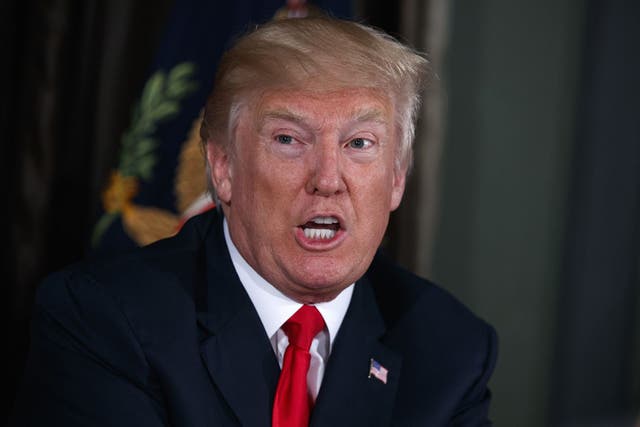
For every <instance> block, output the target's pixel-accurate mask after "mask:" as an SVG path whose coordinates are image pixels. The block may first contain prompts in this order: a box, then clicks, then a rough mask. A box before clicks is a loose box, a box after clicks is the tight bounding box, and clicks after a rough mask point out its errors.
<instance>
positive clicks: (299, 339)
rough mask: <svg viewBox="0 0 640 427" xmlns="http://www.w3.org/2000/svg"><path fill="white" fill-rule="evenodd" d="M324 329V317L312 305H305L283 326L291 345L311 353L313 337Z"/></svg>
mask: <svg viewBox="0 0 640 427" xmlns="http://www.w3.org/2000/svg"><path fill="white" fill-rule="evenodd" d="M323 328H324V319H323V318H322V315H321V314H320V312H319V311H318V309H317V308H315V307H314V306H312V305H303V306H302V307H300V309H299V310H298V311H296V312H295V313H294V314H293V316H291V317H290V318H289V320H287V321H286V322H285V323H284V325H282V330H283V331H284V333H285V334H287V338H289V345H294V346H296V347H298V348H301V349H304V350H306V351H309V347H310V346H311V341H312V340H313V337H315V336H316V335H318V333H319V332H320V331H321V330H322V329H323Z"/></svg>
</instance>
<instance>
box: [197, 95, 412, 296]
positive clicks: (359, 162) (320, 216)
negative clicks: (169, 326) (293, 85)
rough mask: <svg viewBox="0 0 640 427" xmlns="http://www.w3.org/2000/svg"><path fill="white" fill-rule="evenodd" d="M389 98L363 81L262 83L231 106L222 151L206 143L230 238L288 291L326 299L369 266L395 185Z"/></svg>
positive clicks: (399, 173) (401, 175)
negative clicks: (235, 111) (350, 84)
mask: <svg viewBox="0 0 640 427" xmlns="http://www.w3.org/2000/svg"><path fill="white" fill-rule="evenodd" d="M394 107H395V106H394V105H393V104H392V102H391V100H390V99H389V98H388V97H386V96H384V94H382V93H381V92H380V91H376V90H374V89H368V88H351V89H337V90H332V91H308V90H277V91H276V90H272V91H267V92H265V93H263V94H262V95H261V96H259V97H257V98H255V99H252V100H251V102H249V103H247V105H246V106H245V107H243V108H242V109H241V111H240V115H239V118H238V121H237V127H236V129H235V131H234V136H233V138H234V143H233V144H232V146H231V148H229V152H225V151H224V149H223V148H221V146H218V145H214V144H212V143H210V147H209V148H210V149H209V150H208V151H209V154H208V155H209V162H210V164H211V165H212V178H213V181H214V184H215V185H216V189H217V192H218V196H219V198H220V200H221V202H222V204H223V209H224V212H225V215H226V218H227V221H228V223H229V229H230V234H231V238H232V239H233V242H234V243H235V245H236V246H237V248H238V250H239V251H240V253H241V254H242V256H243V257H244V258H245V259H246V260H247V262H248V263H249V264H250V265H251V266H252V267H253V268H254V269H255V270H256V271H257V272H258V273H259V274H260V275H261V276H262V277H264V278H265V279H266V280H267V281H268V282H269V283H271V284H272V285H274V286H275V287H276V288H278V289H279V290H280V291H281V292H283V293H284V294H286V295H288V296H289V297H291V298H293V299H295V300H298V301H300V302H306V303H311V302H320V301H326V300H330V299H333V298H334V297H335V296H337V294H338V293H339V292H340V291H342V290H343V289H344V288H345V287H347V286H348V285H350V284H351V283H353V282H354V281H356V280H357V279H359V278H360V277H361V276H362V275H363V274H364V272H365V271H366V269H367V268H368V267H369V265H370V263H371V260H372V258H373V256H374V254H375V251H376V249H377V247H378V245H379V244H380V242H381V240H382V237H383V234H384V232H385V229H386V227H387V224H388V220H389V213H390V212H391V211H392V210H394V209H395V208H397V207H398V204H399V203H400V200H401V198H402V193H403V191H404V183H405V171H404V170H397V168H395V156H396V151H397V148H398V146H397V145H398V144H399V140H400V135H399V134H398V131H397V126H396V115H395V108H394Z"/></svg>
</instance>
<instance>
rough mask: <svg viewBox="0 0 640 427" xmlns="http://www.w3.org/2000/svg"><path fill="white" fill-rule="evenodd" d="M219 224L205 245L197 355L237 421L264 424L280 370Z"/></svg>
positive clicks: (267, 424)
mask: <svg viewBox="0 0 640 427" xmlns="http://www.w3.org/2000/svg"><path fill="white" fill-rule="evenodd" d="M221 222H222V221H216V222H215V223H214V225H213V227H214V229H212V230H211V234H212V235H211V236H209V238H208V239H207V243H206V245H207V249H206V260H207V280H206V282H207V287H206V293H207V295H206V296H204V298H203V300H205V301H206V302H207V304H206V307H204V306H203V307H199V309H198V319H199V322H200V324H201V326H202V327H203V330H204V331H203V339H202V341H201V345H200V350H201V354H202V359H203V361H204V363H205V364H206V366H207V369H208V371H209V375H210V376H211V379H212V381H213V382H214V384H215V385H216V386H217V388H218V390H219V391H220V393H221V394H222V396H223V397H224V399H225V401H226V403H227V404H228V405H229V407H230V408H231V410H232V411H233V413H234V414H235V415H236V417H237V418H238V420H239V424H241V425H242V426H248V427H249V426H264V427H267V426H269V425H270V424H271V405H272V402H273V396H274V393H275V389H276V386H277V382H278V375H279V372H280V368H279V367H278V362H277V359H276V357H275V355H274V354H273V350H272V348H271V344H270V342H269V339H268V337H267V336H266V334H265V332H264V328H263V326H262V323H261V322H260V318H259V316H258V314H257V312H256V311H255V309H254V307H253V305H252V303H251V300H250V299H249V296H248V295H247V294H246V292H245V290H244V288H243V287H242V284H241V283H240V280H239V279H238V277H237V275H236V273H235V270H234V268H233V264H232V262H231V258H230V256H229V253H228V251H227V248H226V244H225V243H224V235H223V232H222V227H221ZM201 301H202V300H201Z"/></svg>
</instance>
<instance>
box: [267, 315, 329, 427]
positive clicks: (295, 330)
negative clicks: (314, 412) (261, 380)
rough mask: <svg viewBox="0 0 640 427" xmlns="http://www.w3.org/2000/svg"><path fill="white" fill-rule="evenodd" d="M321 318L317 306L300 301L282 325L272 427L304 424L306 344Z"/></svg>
mask: <svg viewBox="0 0 640 427" xmlns="http://www.w3.org/2000/svg"><path fill="white" fill-rule="evenodd" d="M322 328H324V319H323V318H322V315H321V314H320V312H319V311H318V309H317V308H315V307H313V306H311V305H303V306H302V307H301V308H300V309H299V310H298V311H296V312H295V313H294V314H293V316H291V317H290V318H289V320H287V321H286V322H285V324H284V325H282V330H283V331H284V333H285V334H287V337H288V338H289V346H288V347H287V350H286V351H285V352H284V359H283V361H282V372H281V373H280V379H279V380H278V388H277V390H276V397H275V400H274V401H273V419H272V422H273V424H272V425H273V427H306V426H308V425H309V414H310V413H311V407H312V406H313V400H312V399H311V396H310V395H309V391H308V390H307V371H308V370H309V362H310V360H311V355H310V354H309V347H310V346H311V341H312V340H313V337H315V336H316V335H317V334H318V332H320V331H321V330H322Z"/></svg>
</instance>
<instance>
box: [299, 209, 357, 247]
mask: <svg viewBox="0 0 640 427" xmlns="http://www.w3.org/2000/svg"><path fill="white" fill-rule="evenodd" d="M317 217H333V218H336V219H337V220H338V224H339V226H340V228H339V229H338V230H337V231H336V235H335V236H333V237H332V238H331V239H310V238H308V237H307V236H305V234H304V230H303V229H302V224H306V223H307V222H309V221H311V220H312V219H313V218H317ZM300 224H301V225H298V226H296V228H295V238H296V242H298V244H299V245H300V246H301V247H302V248H303V249H306V250H309V251H328V250H331V249H334V248H336V247H338V246H340V244H341V243H342V242H343V241H344V239H346V237H347V231H346V227H345V223H344V218H342V217H341V216H340V215H338V214H336V213H332V212H313V213H311V214H310V215H306V216H305V219H304V220H303V221H302V222H301V223H300Z"/></svg>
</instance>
